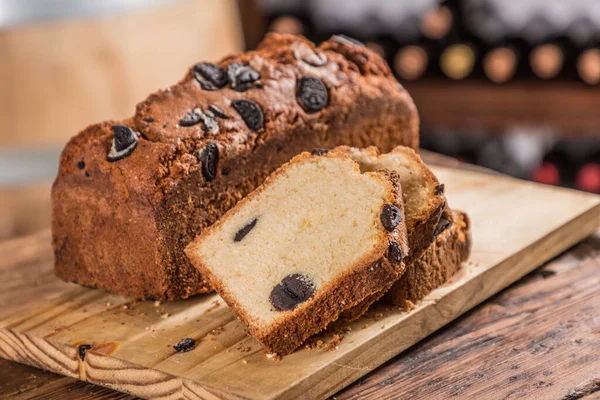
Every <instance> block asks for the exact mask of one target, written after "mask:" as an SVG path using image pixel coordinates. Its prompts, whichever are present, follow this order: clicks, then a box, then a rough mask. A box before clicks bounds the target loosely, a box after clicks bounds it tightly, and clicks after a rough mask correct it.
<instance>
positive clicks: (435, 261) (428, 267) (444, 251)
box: [384, 210, 471, 310]
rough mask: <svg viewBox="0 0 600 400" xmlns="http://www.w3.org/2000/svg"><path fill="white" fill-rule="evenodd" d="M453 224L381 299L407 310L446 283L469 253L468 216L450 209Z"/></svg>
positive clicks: (469, 225) (469, 229)
mask: <svg viewBox="0 0 600 400" xmlns="http://www.w3.org/2000/svg"><path fill="white" fill-rule="evenodd" d="M453 215H454V223H453V224H452V226H451V227H450V228H449V229H448V230H446V231H444V232H443V233H442V234H440V235H439V236H438V237H437V239H436V240H435V241H434V242H433V243H432V244H431V246H429V248H428V249H427V250H426V251H425V253H423V255H421V257H420V258H419V259H418V260H416V261H415V262H414V263H412V264H409V265H407V267H406V271H405V272H404V273H403V274H402V276H401V277H400V279H398V281H397V282H396V283H394V285H393V286H392V288H391V289H390V290H388V291H387V293H386V294H385V298H384V300H385V301H386V302H388V303H391V304H396V305H398V306H400V307H402V308H404V309H407V310H409V309H410V308H411V307H413V306H414V304H416V303H417V302H419V301H421V299H423V297H425V296H427V295H428V294H429V293H430V292H431V291H432V290H434V289H436V288H437V287H439V286H441V285H443V284H444V283H446V282H447V281H448V280H449V279H450V278H451V277H452V276H453V275H454V274H455V273H456V271H458V269H459V268H460V265H461V264H462V263H463V262H465V261H466V260H467V259H468V258H469V255H470V253H471V224H470V221H469V216H468V215H467V214H466V213H464V212H462V211H457V210H453Z"/></svg>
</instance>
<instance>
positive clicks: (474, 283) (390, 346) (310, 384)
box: [269, 202, 600, 400]
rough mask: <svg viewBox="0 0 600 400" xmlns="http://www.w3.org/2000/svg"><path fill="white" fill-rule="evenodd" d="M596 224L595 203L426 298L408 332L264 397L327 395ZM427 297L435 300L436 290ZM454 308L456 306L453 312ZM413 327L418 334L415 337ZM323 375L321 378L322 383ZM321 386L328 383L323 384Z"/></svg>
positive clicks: (389, 335)
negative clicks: (506, 274)
mask: <svg viewBox="0 0 600 400" xmlns="http://www.w3.org/2000/svg"><path fill="white" fill-rule="evenodd" d="M599 222H600V202H597V203H596V204H595V205H594V206H592V207H591V208H589V209H587V210H586V211H584V212H583V213H581V214H579V215H578V216H577V217H575V218H573V219H571V220H569V221H568V222H566V223H565V224H563V225H561V226H560V227H558V228H556V229H555V230H553V231H552V232H550V233H549V234H548V235H546V236H544V237H542V238H540V239H538V240H536V241H535V242H533V243H531V244H530V245H529V246H527V247H526V248H523V249H521V250H520V251H518V252H517V253H515V254H513V255H511V256H510V257H508V258H507V259H505V260H503V261H502V262H500V263H498V264H496V265H495V266H493V267H491V268H489V269H488V270H486V271H485V272H483V273H481V274H479V275H477V276H475V277H474V278H473V279H470V280H468V281H466V282H465V283H464V284H462V285H460V286H458V287H456V288H454V289H453V290H451V291H449V292H447V293H445V294H444V296H442V297H440V298H437V299H436V300H435V301H428V298H430V297H432V296H428V297H427V298H426V299H425V300H424V301H423V303H421V305H420V306H419V307H417V308H416V309H414V310H413V311H411V313H413V315H412V316H411V318H412V321H413V322H414V319H415V318H417V321H418V322H417V323H412V324H411V325H410V328H411V329H410V330H408V329H407V327H405V326H402V325H403V324H402V323H399V324H397V325H394V326H390V327H389V329H386V330H385V331H384V332H382V333H381V334H380V335H379V336H377V340H376V341H367V342H365V343H363V344H361V345H359V346H357V347H356V348H355V349H353V350H352V351H350V352H348V353H346V354H344V355H343V356H341V357H339V358H338V359H336V360H335V361H334V362H331V363H329V364H328V365H325V366H324V367H323V368H322V369H321V371H320V373H317V372H316V371H315V373H313V375H312V376H311V377H308V378H307V379H304V380H301V381H299V382H297V384H296V385H293V386H292V387H288V388H287V389H286V390H284V391H282V392H280V393H278V394H276V395H274V396H273V397H271V398H269V400H279V399H282V400H283V399H296V398H298V399H300V398H302V399H304V398H307V399H308V398H310V399H313V398H314V399H325V398H328V397H330V396H332V395H333V394H335V393H337V392H338V391H340V390H341V389H343V388H345V387H346V386H348V385H349V384H351V383H352V382H355V381H356V380H357V379H359V378H361V377H362V376H364V375H366V374H367V373H369V372H371V371H372V370H374V369H375V368H377V367H379V366H380V365H382V364H383V363H385V362H387V361H389V360H390V359H391V358H393V357H395V356H397V355H398V354H400V353H401V352H403V351H404V350H406V349H407V348H409V347H411V346H413V345H415V344H417V343H418V342H419V341H421V340H423V339H424V338H426V337H427V336H429V335H431V334H432V333H434V332H435V331H437V330H438V329H440V328H442V327H443V326H445V325H446V324H448V323H450V322H452V321H453V320H455V319H456V318H458V317H460V316H461V315H462V314H464V313H466V312H467V311H469V310H470V309H472V308H474V307H475V306H477V305H479V304H480V303H482V302H483V301H485V300H487V299H488V298H490V297H492V296H493V295H495V294H497V293H498V292H500V291H502V290H503V289H505V288H506V287H508V286H510V285H511V284H513V283H514V282H516V281H518V280H519V279H521V278H522V277H524V276H525V275H527V274H528V273H530V272H532V271H533V270H535V269H536V268H538V267H539V266H541V265H543V264H544V263H546V262H548V261H549V260H551V259H552V258H554V257H556V256H558V255H560V254H561V253H562V252H564V251H565V250H567V249H569V248H570V247H572V246H573V245H575V244H577V243H578V242H580V241H581V240H583V239H584V238H586V237H587V236H589V235H591V234H592V233H594V232H595V231H596V230H597V229H598V225H599ZM531 249H535V250H536V254H535V257H533V258H532V257H524V255H525V254H526V253H527V252H529V251H530V250H531ZM515 263H518V266H519V268H514V270H515V271H517V270H518V271H517V272H516V273H515V274H514V275H513V276H511V277H510V279H507V280H504V281H503V280H502V279H494V275H501V274H499V272H502V271H501V270H502V269H505V268H506V267H507V266H510V265H511V264H515ZM490 276H492V278H490ZM489 281H491V282H492V285H491V289H490V290H489V292H488V293H486V294H482V293H483V290H480V291H477V290H473V289H476V288H483V287H485V285H486V282H489ZM469 289H472V290H471V292H475V293H480V294H479V295H478V296H473V297H470V298H469V299H465V296H464V293H463V292H465V291H468V290H469ZM432 294H433V295H434V296H433V297H435V291H434V292H432ZM456 304H458V305H459V307H458V308H457V309H456ZM455 309H456V310H455ZM429 314H437V315H439V316H441V317H442V318H439V319H435V318H429ZM436 322H437V323H436ZM417 328H420V329H422V330H421V331H420V332H419V331H418V330H417ZM423 332H425V334H423ZM406 336H408V337H411V338H415V339H414V340H413V341H412V343H409V344H403V345H402V346H397V345H396V343H395V342H397V341H398V340H401V339H402V337H406ZM373 354H378V355H379V356H378V357H377V358H375V357H373V356H372V355H373ZM369 361H370V362H369ZM325 371H326V372H325ZM314 376H319V377H320V379H319V381H317V382H315V381H314V379H311V378H313V377H314ZM324 376H325V378H323V377H324ZM331 379H334V380H337V381H338V382H336V384H335V385H331ZM324 381H327V382H328V383H327V384H324V383H322V382H324Z"/></svg>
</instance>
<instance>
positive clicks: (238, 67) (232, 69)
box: [227, 63, 260, 92]
mask: <svg viewBox="0 0 600 400" xmlns="http://www.w3.org/2000/svg"><path fill="white" fill-rule="evenodd" d="M227 77H228V78H229V81H230V82H231V88H232V89H233V90H235V91H236V92H245V91H246V90H248V89H250V87H251V86H252V84H253V83H254V82H256V81H257V80H259V79H260V72H258V71H255V70H253V69H252V68H250V67H249V66H247V65H244V64H241V63H232V64H229V67H227Z"/></svg>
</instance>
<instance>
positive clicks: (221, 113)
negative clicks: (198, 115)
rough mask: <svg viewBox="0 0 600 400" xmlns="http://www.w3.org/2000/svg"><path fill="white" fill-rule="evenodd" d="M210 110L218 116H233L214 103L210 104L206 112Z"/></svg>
mask: <svg viewBox="0 0 600 400" xmlns="http://www.w3.org/2000/svg"><path fill="white" fill-rule="evenodd" d="M209 111H210V112H211V113H212V114H213V115H214V116H215V117H218V118H222V119H229V118H231V117H230V116H229V115H227V114H226V113H225V111H223V110H222V109H221V108H219V107H217V106H215V105H214V104H211V105H209V106H208V110H207V111H206V112H207V113H208V112H209Z"/></svg>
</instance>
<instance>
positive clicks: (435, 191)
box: [333, 146, 453, 321]
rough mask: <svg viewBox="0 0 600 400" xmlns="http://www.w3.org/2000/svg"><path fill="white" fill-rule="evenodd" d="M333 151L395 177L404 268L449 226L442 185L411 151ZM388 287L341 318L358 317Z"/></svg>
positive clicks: (336, 149)
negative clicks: (399, 199) (403, 221)
mask: <svg viewBox="0 0 600 400" xmlns="http://www.w3.org/2000/svg"><path fill="white" fill-rule="evenodd" d="M333 152H335V153H342V154H346V155H348V156H349V157H351V158H352V159H353V160H355V161H356V162H358V164H359V166H360V169H361V171H377V170H381V169H386V170H389V171H395V172H397V173H398V174H399V176H400V184H401V186H402V197H403V202H404V207H405V215H406V229H407V233H408V246H409V252H408V254H407V255H406V257H405V262H406V264H407V265H410V264H412V263H413V262H414V261H415V260H417V259H418V258H419V257H420V256H421V255H422V254H423V253H424V252H425V250H426V249H427V248H428V247H429V246H430V245H431V244H432V243H433V242H434V240H435V239H436V238H437V237H438V236H439V235H440V234H441V233H442V232H443V231H444V230H446V229H448V228H449V227H450V226H451V225H452V220H453V218H452V213H451V212H450V209H449V207H448V206H447V202H446V197H445V195H444V185H443V184H442V183H440V182H439V180H438V179H437V177H436V176H435V175H434V174H433V172H432V171H431V170H430V169H429V167H427V165H425V163H424V162H423V161H422V160H421V157H419V155H418V154H417V153H415V152H414V150H412V149H410V148H408V147H404V146H398V147H396V148H395V149H393V150H392V151H391V152H389V153H385V154H380V153H379V151H378V150H377V148H375V147H368V148H366V149H357V148H353V147H347V146H339V147H336V148H335V149H333ZM390 287H391V284H389V285H387V286H382V287H381V289H380V291H378V292H377V293H374V294H373V295H371V296H369V297H368V298H367V299H365V300H364V301H363V302H361V303H360V304H358V305H357V306H356V307H354V308H351V309H349V310H347V311H346V312H344V314H343V317H344V319H346V320H349V321H352V320H354V319H357V318H358V317H360V316H361V315H362V314H364V313H365V312H366V311H367V309H368V308H369V306H370V305H371V304H372V303H374V302H375V301H376V300H378V299H379V298H380V297H382V296H383V295H384V293H385V292H386V291H387V290H388V289H390Z"/></svg>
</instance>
